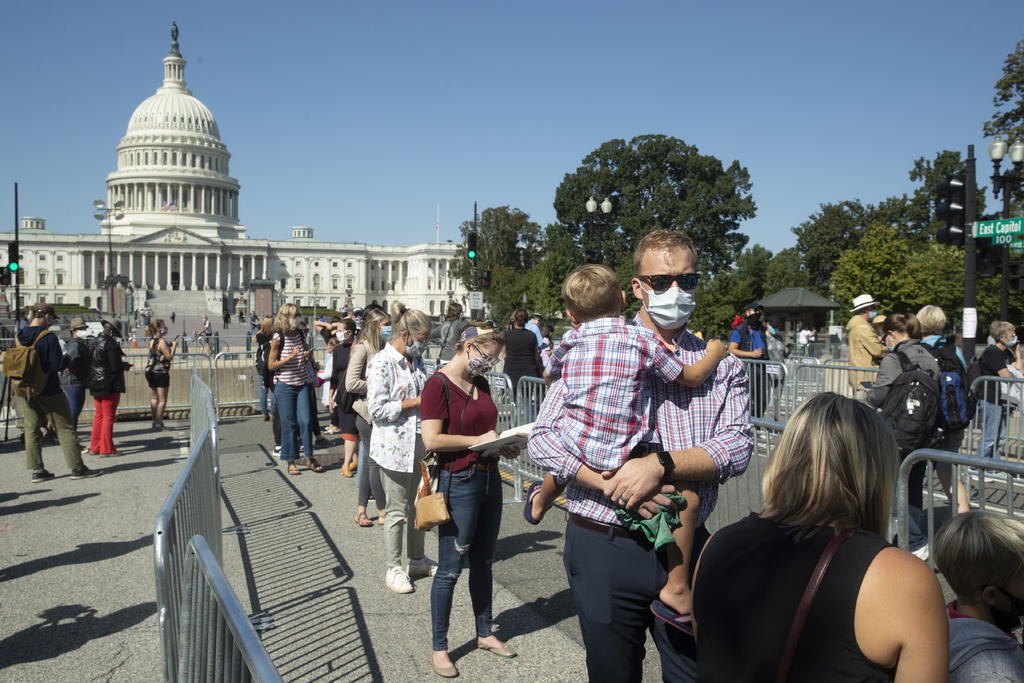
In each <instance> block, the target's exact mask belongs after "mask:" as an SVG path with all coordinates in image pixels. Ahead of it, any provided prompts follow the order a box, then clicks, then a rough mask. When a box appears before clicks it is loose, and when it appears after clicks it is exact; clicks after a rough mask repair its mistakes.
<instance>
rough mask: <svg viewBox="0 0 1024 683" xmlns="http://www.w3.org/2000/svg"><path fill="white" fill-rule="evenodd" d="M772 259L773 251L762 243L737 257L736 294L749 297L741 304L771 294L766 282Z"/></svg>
mask: <svg viewBox="0 0 1024 683" xmlns="http://www.w3.org/2000/svg"><path fill="white" fill-rule="evenodd" d="M771 260H772V252H771V251H769V250H768V249H765V248H764V247H762V246H761V245H760V244H755V245H754V246H752V247H749V248H747V249H744V250H743V251H742V252H741V253H740V255H739V256H737V257H736V267H735V268H734V271H735V275H736V284H735V286H734V289H735V295H736V296H738V297H740V298H742V297H744V296H745V297H747V298H746V300H745V301H744V302H743V303H742V304H740V305H741V306H743V305H746V304H748V303H750V302H751V301H756V300H758V299H762V298H764V296H765V295H766V294H770V292H768V291H766V289H765V282H766V281H767V280H768V265H769V264H770V263H771Z"/></svg>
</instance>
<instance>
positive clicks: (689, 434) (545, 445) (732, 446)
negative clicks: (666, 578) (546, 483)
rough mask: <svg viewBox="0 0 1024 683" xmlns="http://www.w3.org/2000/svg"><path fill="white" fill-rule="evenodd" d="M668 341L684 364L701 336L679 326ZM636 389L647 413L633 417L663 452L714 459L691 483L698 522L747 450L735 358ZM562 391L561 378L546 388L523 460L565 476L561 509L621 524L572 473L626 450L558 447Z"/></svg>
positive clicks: (609, 465)
mask: <svg viewBox="0 0 1024 683" xmlns="http://www.w3.org/2000/svg"><path fill="white" fill-rule="evenodd" d="M632 324H633V325H634V326H636V327H637V328H638V329H637V330H636V333H637V334H638V335H645V334H649V333H650V330H649V329H648V328H647V327H645V326H644V325H643V323H642V322H641V321H640V319H639V316H638V317H636V318H634V319H633V323H632ZM672 341H673V343H674V344H675V346H676V350H675V352H674V354H675V355H676V357H678V358H679V360H680V361H681V362H682V364H683V365H692V364H693V363H695V362H696V361H698V360H699V359H700V358H702V357H703V356H704V354H705V345H704V342H703V341H701V340H700V339H697V338H696V337H694V336H693V335H692V334H690V333H689V332H687V331H686V330H685V328H684V329H682V330H680V332H679V333H678V334H676V336H675V338H674V339H673V340H672ZM644 392H647V393H649V395H650V401H649V402H648V401H645V400H643V399H641V400H640V401H638V402H637V407H638V408H639V407H640V406H642V405H648V406H649V408H648V409H649V411H650V414H649V415H647V416H641V415H639V414H637V415H634V419H635V420H636V421H637V422H638V423H640V422H642V420H643V419H645V418H646V419H647V420H648V421H649V422H650V423H651V424H652V425H653V428H654V435H653V438H654V440H655V441H657V442H658V443H660V444H661V445H662V448H664V449H665V450H668V451H682V450H686V449H689V448H700V449H702V450H703V451H704V452H706V453H707V454H708V456H709V457H710V458H711V460H712V462H714V464H715V469H716V477H715V479H713V480H711V481H696V482H693V483H692V486H693V487H694V489H695V490H696V492H697V494H698V495H699V496H700V507H699V509H698V511H697V519H698V523H703V522H704V520H705V519H707V517H708V515H710V514H711V511H712V510H714V508H715V503H716V502H717V500H718V485H719V484H722V483H724V482H725V481H726V480H728V479H729V478H730V477H733V476H736V475H739V474H742V473H743V472H744V470H746V469H747V464H748V463H749V462H750V456H751V453H752V452H753V448H754V439H753V431H752V429H751V426H750V408H749V405H748V404H749V398H750V395H749V389H748V382H747V374H746V371H745V370H744V369H743V364H742V363H741V362H740V361H739V360H738V359H737V358H735V357H734V356H729V357H727V358H726V359H725V360H723V361H722V362H721V363H719V364H718V369H717V370H716V372H715V376H714V379H713V380H712V381H711V382H705V383H704V384H703V385H702V386H700V387H697V388H690V387H685V386H683V385H681V384H678V383H676V382H674V381H673V382H664V381H659V380H658V379H654V378H652V377H647V378H645V379H644V380H643V381H642V382H641V393H644ZM568 394H569V392H568V390H567V387H566V381H565V380H561V379H560V380H558V381H556V382H555V383H554V384H552V385H551V387H550V388H549V389H548V392H547V395H546V396H545V398H544V403H543V404H542V405H541V408H540V412H539V414H538V416H537V420H536V421H535V422H534V426H533V429H532V430H531V432H530V441H529V446H528V448H529V454H530V458H531V459H532V460H533V461H534V462H535V463H537V464H538V465H539V466H540V467H542V468H543V469H545V470H546V471H548V472H551V473H552V474H553V475H554V476H555V477H556V478H558V480H559V481H563V482H566V484H567V486H566V489H565V497H566V500H567V502H568V505H567V507H568V510H569V512H571V513H574V514H577V515H580V516H582V517H586V518H588V519H592V520H595V521H598V522H602V523H604V524H615V525H621V522H620V521H619V519H618V517H617V516H616V515H615V506H614V503H613V502H612V501H611V500H609V499H608V498H606V497H605V496H604V495H603V494H602V493H601V492H600V491H594V490H592V489H588V488H586V487H583V486H579V485H577V484H576V483H575V477H576V472H577V471H578V470H579V468H580V467H581V466H584V465H585V466H587V467H590V468H591V469H593V470H596V471H599V472H600V471H605V470H616V469H618V468H619V467H621V466H622V464H623V463H625V461H626V459H627V457H628V453H627V454H625V455H622V454H621V453H619V454H615V455H614V457H608V458H606V459H597V458H592V457H591V456H590V452H589V449H588V448H587V445H586V444H583V446H582V449H568V448H566V447H565V445H564V444H563V438H562V436H561V431H562V430H563V429H564V428H565V425H564V424H563V423H564V422H565V413H566V410H565V404H566V399H567V397H568Z"/></svg>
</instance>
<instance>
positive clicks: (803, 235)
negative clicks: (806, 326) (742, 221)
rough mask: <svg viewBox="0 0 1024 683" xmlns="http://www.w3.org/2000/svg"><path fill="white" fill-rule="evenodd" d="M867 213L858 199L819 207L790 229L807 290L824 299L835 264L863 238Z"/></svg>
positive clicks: (827, 293) (827, 292)
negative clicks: (794, 235) (802, 267)
mask: <svg viewBox="0 0 1024 683" xmlns="http://www.w3.org/2000/svg"><path fill="white" fill-rule="evenodd" d="M868 214H869V210H868V209H867V208H866V207H865V206H864V205H863V204H862V203H861V201H860V200H859V199H852V200H847V201H843V202H839V203H837V204H822V205H821V208H820V210H819V211H818V212H817V213H812V214H811V215H810V216H809V217H808V219H807V220H806V221H804V222H803V223H801V224H800V225H798V226H797V227H795V228H793V232H794V234H796V250H797V252H798V253H799V254H800V259H801V260H802V261H803V266H804V271H805V272H806V273H807V278H808V282H809V287H810V289H813V290H814V291H816V292H818V293H819V294H822V295H825V296H828V295H829V294H830V292H829V289H830V287H829V283H830V282H831V280H832V271H833V270H834V269H835V267H836V261H837V260H838V259H839V256H840V255H841V254H843V252H845V251H847V250H849V249H852V248H854V247H856V246H857V244H858V243H859V242H860V239H861V235H863V234H864V226H865V225H866V222H865V219H866V218H867V216H868Z"/></svg>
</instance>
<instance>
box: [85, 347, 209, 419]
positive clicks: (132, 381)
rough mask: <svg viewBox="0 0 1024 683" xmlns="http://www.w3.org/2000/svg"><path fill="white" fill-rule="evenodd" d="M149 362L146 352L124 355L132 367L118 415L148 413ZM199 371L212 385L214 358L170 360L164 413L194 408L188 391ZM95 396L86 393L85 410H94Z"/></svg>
mask: <svg viewBox="0 0 1024 683" xmlns="http://www.w3.org/2000/svg"><path fill="white" fill-rule="evenodd" d="M148 361H149V355H148V352H147V351H146V350H145V349H129V350H128V352H127V353H126V354H125V362H128V363H131V364H132V367H131V369H129V370H126V371H125V373H124V383H125V393H124V394H122V395H121V401H120V403H118V406H117V410H118V411H119V412H128V411H138V410H145V411H146V412H148V411H149V409H150V408H149V396H150V390H149V384H148V383H147V382H146V374H145V368H146V364H147V363H148ZM193 370H195V371H198V372H199V374H200V377H201V378H202V379H203V381H204V382H207V383H209V382H211V381H212V379H211V377H212V374H213V359H212V358H210V357H209V356H207V355H206V354H204V353H179V354H177V355H176V356H174V360H172V361H171V369H170V373H169V374H170V382H171V384H170V387H169V388H168V390H167V407H166V408H165V410H168V411H171V410H182V409H184V408H188V407H190V406H191V401H190V399H189V389H190V388H191V384H192V371H193ZM95 409H96V408H95V405H94V404H93V400H92V395H91V394H90V393H89V392H86V398H85V406H84V407H83V411H94V410H95Z"/></svg>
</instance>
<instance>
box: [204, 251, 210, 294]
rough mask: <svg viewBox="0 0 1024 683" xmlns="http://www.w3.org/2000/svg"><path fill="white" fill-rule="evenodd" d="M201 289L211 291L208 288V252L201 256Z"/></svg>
mask: <svg viewBox="0 0 1024 683" xmlns="http://www.w3.org/2000/svg"><path fill="white" fill-rule="evenodd" d="M203 289H212V288H211V287H210V254H209V252H207V253H205V254H203Z"/></svg>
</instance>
